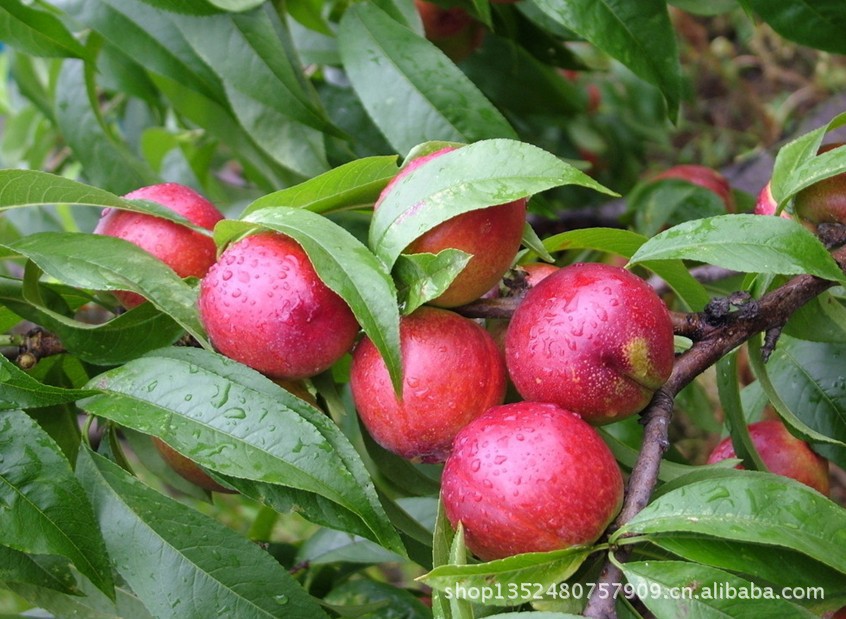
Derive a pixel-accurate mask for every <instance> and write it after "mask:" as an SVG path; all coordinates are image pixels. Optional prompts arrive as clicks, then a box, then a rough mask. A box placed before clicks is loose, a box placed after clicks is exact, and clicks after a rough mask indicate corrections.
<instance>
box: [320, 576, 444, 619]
mask: <svg viewBox="0 0 846 619" xmlns="http://www.w3.org/2000/svg"><path fill="white" fill-rule="evenodd" d="M324 602H325V603H327V604H331V605H333V606H335V607H339V608H343V609H344V611H346V612H350V613H354V612H355V611H356V609H361V608H363V607H365V606H367V607H370V608H373V609H374V610H373V612H371V613H366V614H361V615H357V616H362V617H368V616H369V617H377V616H385V617H402V618H403V619H431V617H432V611H431V610H429V609H428V608H427V607H426V606H425V605H424V604H423V602H421V601H420V600H419V599H418V598H417V597H416V596H415V595H414V594H413V593H411V592H410V591H406V590H405V589H400V588H398V587H396V586H394V585H392V584H390V583H384V582H376V581H374V580H368V579H360V580H347V581H345V582H342V583H340V584H339V585H337V586H336V587H335V588H333V589H332V590H331V591H330V592H329V593H328V594H327V595H326V597H325V598H324ZM342 616H343V613H342ZM354 616H356V615H354Z"/></svg>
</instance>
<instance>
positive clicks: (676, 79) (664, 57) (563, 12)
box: [535, 0, 681, 117]
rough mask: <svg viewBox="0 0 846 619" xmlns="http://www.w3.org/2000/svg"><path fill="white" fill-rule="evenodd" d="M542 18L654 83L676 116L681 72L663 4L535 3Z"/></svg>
mask: <svg viewBox="0 0 846 619" xmlns="http://www.w3.org/2000/svg"><path fill="white" fill-rule="evenodd" d="M535 3H536V4H537V6H539V7H540V8H541V9H542V10H543V11H544V13H546V14H547V15H549V16H550V17H552V18H553V19H555V20H557V21H558V22H560V23H561V24H562V25H564V26H565V27H567V28H569V29H570V30H572V31H573V32H576V33H578V34H580V35H582V36H583V37H584V38H586V39H587V40H588V41H590V42H591V43H593V44H594V45H596V46H597V47H598V48H599V49H601V50H602V51H604V52H606V53H607V54H609V55H610V56H613V57H614V58H616V59H617V60H619V61H620V62H622V63H623V64H624V65H626V66H627V67H628V68H629V69H631V70H632V71H633V72H634V73H635V74H636V75H637V76H638V77H640V78H642V79H644V80H646V81H647V82H650V83H652V84H655V85H656V86H658V88H660V89H661V92H663V94H664V97H665V98H666V99H667V105H668V107H669V111H670V116H671V117H675V116H676V114H677V113H678V107H679V99H680V98H681V67H680V65H679V58H678V50H677V48H676V33H675V30H674V29H673V26H672V24H671V23H670V18H669V15H668V14H667V4H666V2H664V1H663V0H646V1H638V2H629V1H627V0H602V1H601V2H596V1H595V0H569V1H568V2H556V1H554V0H536V2H535Z"/></svg>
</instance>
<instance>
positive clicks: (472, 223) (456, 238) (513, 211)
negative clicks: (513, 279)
mask: <svg viewBox="0 0 846 619" xmlns="http://www.w3.org/2000/svg"><path fill="white" fill-rule="evenodd" d="M452 150H455V149H454V148H451V147H447V148H443V149H441V150H438V151H435V152H434V153H430V154H428V155H424V156H422V157H419V158H417V159H415V160H413V161H412V162H410V163H409V164H408V165H406V166H405V167H404V168H403V169H402V170H400V172H399V174H397V176H396V177H394V178H393V179H392V180H391V182H390V183H388V186H387V187H385V189H384V191H383V192H382V194H381V195H380V196H379V199H378V200H377V201H376V205H375V208H379V205H380V204H381V203H382V201H383V200H384V199H385V198H386V197H387V196H388V194H389V193H390V192H391V190H392V189H393V188H394V186H395V185H396V183H397V182H398V181H399V180H400V179H402V178H404V177H405V176H406V175H408V174H409V173H411V172H412V171H414V170H417V169H419V168H420V167H422V166H424V165H426V163H428V162H430V161H432V160H433V159H436V158H438V157H440V156H441V155H444V154H446V153H448V152H450V151H452ZM414 207H415V205H409V207H408V208H409V209H412V208H414ZM525 221H526V199H520V200H515V201H514V202H508V203H505V204H500V205H496V206H490V207H488V208H483V209H477V210H475V211H469V212H467V213H462V214H461V215H457V216H456V217H453V218H452V219H448V220H447V221H445V222H443V223H441V224H439V225H437V226H435V227H434V228H432V229H431V230H429V231H428V232H426V233H425V234H423V235H422V236H420V237H419V238H418V239H416V240H415V241H413V242H412V243H411V244H410V245H409V246H408V247H407V248H406V249H405V251H404V252H403V253H406V254H416V253H432V254H437V253H438V252H440V251H442V250H444V249H448V248H455V249H460V250H461V251H465V252H467V253H469V254H472V256H473V257H472V258H471V259H470V262H469V263H468V264H467V266H466V267H465V268H464V270H463V271H462V272H461V273H459V275H458V277H456V278H455V280H454V281H453V282H452V284H451V285H450V286H449V288H447V289H446V291H445V292H444V293H443V294H442V295H441V296H439V297H438V298H437V299H434V300H432V301H430V304H431V305H435V306H438V307H457V306H459V305H464V304H465V303H469V302H470V301H475V300H476V299H478V298H479V297H481V296H482V295H483V294H485V293H486V292H487V291H488V290H490V289H491V288H492V287H493V286H495V285H496V284H497V283H498V282H499V280H500V279H501V278H502V276H503V275H504V274H505V272H506V271H507V270H508V268H509V267H510V266H511V263H512V262H513V261H514V257H515V256H516V255H517V250H519V249H520V242H521V239H522V238H523V226H524V224H525Z"/></svg>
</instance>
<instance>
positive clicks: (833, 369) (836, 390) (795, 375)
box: [753, 336, 846, 466]
mask: <svg viewBox="0 0 846 619" xmlns="http://www.w3.org/2000/svg"><path fill="white" fill-rule="evenodd" d="M844 360H846V344H843V343H825V342H807V341H803V340H797V339H793V338H790V337H787V336H782V337H781V338H780V339H779V343H778V346H777V347H776V349H775V351H773V353H772V356H771V357H770V361H769V363H767V373H768V374H769V381H770V386H771V387H772V389H773V390H774V391H775V393H777V394H778V399H779V400H780V401H781V402H780V403H781V404H783V405H784V406H786V407H787V409H788V410H790V411H792V412H793V413H794V414H795V415H796V417H798V419H799V420H800V421H801V422H802V423H803V424H804V425H805V426H807V428H810V430H812V431H813V432H815V433H817V434H820V435H822V436H824V437H827V438H828V439H829V442H827V443H816V444H814V450H815V451H817V452H819V453H820V454H821V455H823V456H826V457H827V458H829V459H832V460H834V461H835V462H837V463H838V464H840V465H841V466H842V465H846V381H844V378H843V371H842V367H843V365H842V364H843V363H844V362H846V361H844ZM753 367H755V368H756V370H757V365H756V366H753ZM779 412H781V410H779ZM788 423H790V420H788ZM791 425H792V424H791ZM797 429H798V430H799V432H800V433H803V434H806V436H807V433H806V432H805V428H803V427H800V428H797ZM808 438H810V439H811V440H812V441H813V440H815V437H814V436H809V437H808ZM832 440H833V441H835V442H834V443H833V442H831V441H832Z"/></svg>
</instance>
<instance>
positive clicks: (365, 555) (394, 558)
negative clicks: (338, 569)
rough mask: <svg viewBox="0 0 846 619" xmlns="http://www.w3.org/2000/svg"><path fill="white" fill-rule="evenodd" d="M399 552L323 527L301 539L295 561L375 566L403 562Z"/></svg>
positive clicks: (312, 563)
mask: <svg viewBox="0 0 846 619" xmlns="http://www.w3.org/2000/svg"><path fill="white" fill-rule="evenodd" d="M403 560H404V559H403V557H401V556H400V555H398V554H396V553H394V552H390V551H388V550H385V549H384V548H382V547H381V546H378V545H377V544H374V543H373V542H371V541H369V540H366V539H362V538H361V537H357V536H355V535H350V534H349V533H343V532H341V531H333V530H332V529H328V528H323V529H320V530H319V531H317V532H316V533H315V534H314V535H312V536H311V537H309V538H308V539H306V540H305V541H304V542H303V545H302V546H301V547H300V550H299V552H298V553H297V562H301V561H306V562H308V564H309V565H329V564H332V563H359V564H365V565H376V564H379V563H387V562H402V561H403Z"/></svg>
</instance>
